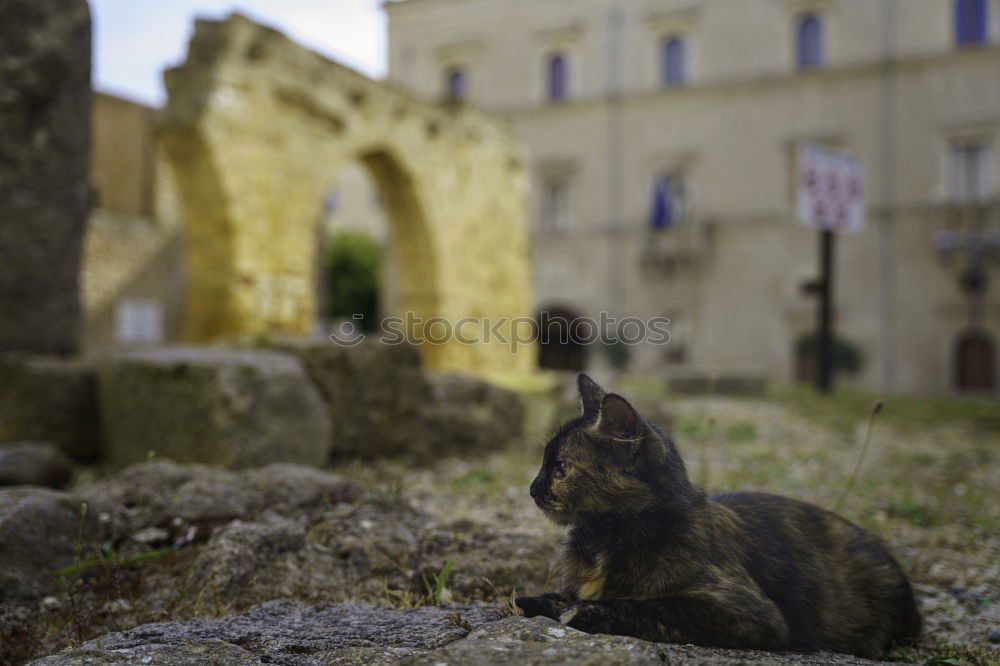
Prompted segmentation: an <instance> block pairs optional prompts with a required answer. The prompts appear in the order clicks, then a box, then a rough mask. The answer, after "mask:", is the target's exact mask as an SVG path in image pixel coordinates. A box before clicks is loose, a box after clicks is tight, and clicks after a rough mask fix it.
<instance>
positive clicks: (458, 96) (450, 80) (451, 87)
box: [444, 67, 467, 102]
mask: <svg viewBox="0 0 1000 666" xmlns="http://www.w3.org/2000/svg"><path fill="white" fill-rule="evenodd" d="M444 85H445V96H446V97H447V98H448V99H449V100H451V101H452V102H458V101H461V100H463V99H465V96H466V87H467V81H466V75H465V70H464V69H463V68H461V67H449V68H448V69H446V70H445V72H444Z"/></svg>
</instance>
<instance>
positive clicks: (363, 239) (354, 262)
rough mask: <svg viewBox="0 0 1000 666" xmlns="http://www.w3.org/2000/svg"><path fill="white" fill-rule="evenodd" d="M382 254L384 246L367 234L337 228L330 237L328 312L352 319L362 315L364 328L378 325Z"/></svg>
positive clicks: (360, 323)
mask: <svg viewBox="0 0 1000 666" xmlns="http://www.w3.org/2000/svg"><path fill="white" fill-rule="evenodd" d="M381 255H382V248H381V247H379V244H378V243H377V242H376V241H375V239H373V238H372V237H371V236H369V235H368V234H366V233H363V232H359V231H338V232H336V233H334V234H332V235H331V236H330V246H329V252H328V254H327V285H328V287H329V291H328V292H327V299H328V300H327V312H329V314H330V316H331V317H334V318H341V317H344V318H348V319H350V318H353V317H354V316H355V315H361V316H362V317H363V319H361V320H360V322H359V325H360V328H361V329H362V330H365V331H371V330H373V329H374V328H375V326H376V318H377V315H378V276H379V264H380V261H381Z"/></svg>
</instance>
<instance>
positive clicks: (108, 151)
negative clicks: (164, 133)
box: [90, 93, 156, 217]
mask: <svg viewBox="0 0 1000 666" xmlns="http://www.w3.org/2000/svg"><path fill="white" fill-rule="evenodd" d="M153 113H154V109H152V108H150V107H148V106H145V105H143V104H138V103H136V102H132V101H130V100H127V99H122V98H121V97H115V96H112V95H107V94H104V93H95V94H94V106H93V114H92V116H93V138H94V148H93V159H92V160H91V172H90V180H91V183H92V185H93V188H94V207H95V208H101V209H103V210H106V211H110V212H113V213H120V214H123V215H134V216H143V217H152V216H153V215H154V207H155V188H156V150H155V143H154V140H153V133H152V122H153Z"/></svg>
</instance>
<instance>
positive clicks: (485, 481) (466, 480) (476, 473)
mask: <svg viewBox="0 0 1000 666" xmlns="http://www.w3.org/2000/svg"><path fill="white" fill-rule="evenodd" d="M496 481H497V474H496V472H494V471H493V470H491V469H489V468H488V467H477V468H476V469H473V470H471V471H470V472H468V473H467V474H465V475H463V476H460V477H459V478H457V479H455V483H456V484H457V485H459V486H465V487H466V488H469V487H477V486H489V485H491V484H493V483H496Z"/></svg>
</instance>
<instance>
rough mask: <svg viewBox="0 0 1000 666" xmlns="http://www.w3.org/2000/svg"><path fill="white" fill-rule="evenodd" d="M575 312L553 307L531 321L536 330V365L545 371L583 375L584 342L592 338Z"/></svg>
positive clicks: (584, 360)
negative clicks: (564, 371) (534, 324)
mask: <svg viewBox="0 0 1000 666" xmlns="http://www.w3.org/2000/svg"><path fill="white" fill-rule="evenodd" d="M580 320H581V315H580V314H579V313H578V312H576V311H575V310H573V309H571V308H568V307H564V306H560V305H554V306H551V307H547V308H543V309H542V310H541V311H539V313H538V315H537V317H536V318H535V321H536V325H537V327H538V366H539V367H541V368H545V369H548V370H569V371H573V372H583V371H584V370H586V369H587V351H588V350H587V344H586V341H587V340H588V339H589V337H590V336H592V335H593V333H594V332H593V331H592V330H590V328H589V327H587V326H585V325H583V324H582V323H581V321H580Z"/></svg>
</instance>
